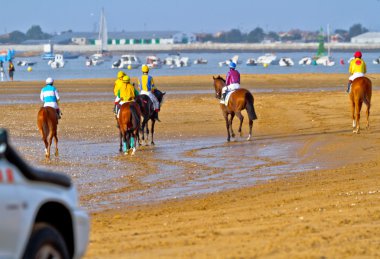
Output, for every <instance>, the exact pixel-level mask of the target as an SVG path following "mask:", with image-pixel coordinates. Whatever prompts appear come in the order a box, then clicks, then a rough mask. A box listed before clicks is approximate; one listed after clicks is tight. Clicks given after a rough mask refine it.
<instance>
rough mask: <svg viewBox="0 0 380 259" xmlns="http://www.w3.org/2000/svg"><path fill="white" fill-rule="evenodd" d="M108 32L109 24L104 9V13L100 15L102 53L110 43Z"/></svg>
mask: <svg viewBox="0 0 380 259" xmlns="http://www.w3.org/2000/svg"><path fill="white" fill-rule="evenodd" d="M107 34H108V32H107V24H106V17H105V15H104V8H102V12H101V14H100V26H99V41H100V51H101V52H103V51H104V50H105V49H106V47H107V42H108V35H107Z"/></svg>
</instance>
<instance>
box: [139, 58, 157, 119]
mask: <svg viewBox="0 0 380 259" xmlns="http://www.w3.org/2000/svg"><path fill="white" fill-rule="evenodd" d="M141 71H142V73H143V74H142V76H141V77H140V78H139V91H140V94H145V95H147V96H148V97H149V98H150V100H151V101H152V102H153V108H154V111H155V112H156V118H155V119H156V120H157V121H160V120H159V119H158V112H159V111H160V103H159V102H158V100H157V97H156V96H155V95H154V94H153V92H154V90H156V88H155V85H154V81H153V77H152V76H150V75H148V73H149V67H148V66H147V65H143V66H142V67H141Z"/></svg>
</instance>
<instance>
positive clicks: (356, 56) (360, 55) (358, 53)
mask: <svg viewBox="0 0 380 259" xmlns="http://www.w3.org/2000/svg"><path fill="white" fill-rule="evenodd" d="M354 57H355V58H361V57H362V53H361V52H360V51H356V52H355V54H354Z"/></svg>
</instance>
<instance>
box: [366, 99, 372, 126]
mask: <svg viewBox="0 0 380 259" xmlns="http://www.w3.org/2000/svg"><path fill="white" fill-rule="evenodd" d="M370 108H371V104H367V111H366V115H367V126H366V129H369V109H370Z"/></svg>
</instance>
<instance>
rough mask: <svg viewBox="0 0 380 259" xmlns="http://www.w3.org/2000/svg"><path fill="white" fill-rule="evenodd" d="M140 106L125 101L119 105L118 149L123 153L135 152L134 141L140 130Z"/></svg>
mask: <svg viewBox="0 0 380 259" xmlns="http://www.w3.org/2000/svg"><path fill="white" fill-rule="evenodd" d="M140 116H141V112H140V107H139V106H138V104H137V103H136V102H126V103H123V105H122V106H121V107H120V112H119V119H118V123H119V131H120V149H119V151H120V152H122V151H124V154H128V153H129V152H131V154H132V155H134V154H135V152H136V142H138V141H139V130H140Z"/></svg>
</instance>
